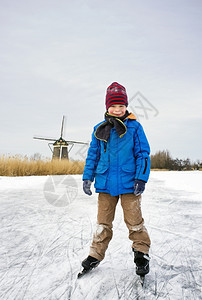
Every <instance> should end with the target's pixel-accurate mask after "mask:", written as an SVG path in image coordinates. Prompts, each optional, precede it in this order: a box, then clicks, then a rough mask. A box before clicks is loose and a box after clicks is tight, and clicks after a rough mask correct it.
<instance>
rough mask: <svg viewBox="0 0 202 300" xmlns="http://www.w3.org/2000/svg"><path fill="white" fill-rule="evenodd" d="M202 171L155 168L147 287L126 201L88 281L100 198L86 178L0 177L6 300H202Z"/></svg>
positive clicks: (0, 252) (1, 289) (148, 216)
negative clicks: (84, 264)
mask: <svg viewBox="0 0 202 300" xmlns="http://www.w3.org/2000/svg"><path fill="white" fill-rule="evenodd" d="M201 186H202V172H151V176H150V181H149V183H148V184H147V186H146V191H145V193H144V194H143V200H142V210H143V216H144V219H145V224H146V227H147V229H148V231H149V234H150V237H151V240H152V246H151V251H150V256H151V261H150V266H151V271H150V273H149V274H148V275H147V276H146V280H145V287H144V290H142V288H141V287H140V285H139V281H138V277H137V276H136V274H135V267H134V263H133V253H132V252H131V242H130V241H129V239H128V231H127V228H126V226H125V224H124V222H123V214H122V210H121V206H120V204H118V206H117V211H116V217H115V221H114V236H113V239H112V241H111V243H110V246H109V248H108V250H107V253H106V258H105V260H104V261H103V262H102V263H101V264H100V266H99V267H98V268H97V269H95V270H93V271H92V272H91V273H89V274H88V275H86V276H85V277H83V278H81V279H79V280H78V279H77V274H78V272H79V271H80V270H81V267H80V265H81V261H82V260H83V259H84V258H85V257H86V256H87V255H88V250H89V246H90V242H91V237H92V232H93V230H94V225H95V222H96V199H97V195H96V194H95V193H93V195H92V196H91V197H89V196H87V195H85V194H84V193H83V191H82V181H81V176H80V175H75V176H52V177H46V176H41V177H17V178H10V177H0V195H1V196H0V208H1V209H0V222H1V224H0V234H1V244H0V273H1V274H0V275H1V276H0V299H3V300H22V299H26V300H31V299H34V300H45V299H47V300H56V299H61V300H63V299H72V300H73V299H74V300H80V299H81V300H83V299H86V300H94V299H100V300H108V299H109V300H113V299H114V300H117V299H125V300H129V299H131V300H132V299H148V300H152V299H159V300H160V299H163V300H166V299H171V300H178V299H179V300H182V299H187V300H190V299H191V300H198V299H202V254H201V253H202V187H201Z"/></svg>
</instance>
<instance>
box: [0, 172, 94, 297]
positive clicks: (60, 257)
mask: <svg viewBox="0 0 202 300" xmlns="http://www.w3.org/2000/svg"><path fill="white" fill-rule="evenodd" d="M79 180H80V178H79ZM42 187H43V185H42ZM1 194H2V191H1ZM0 205H1V210H0V220H1V226H0V232H1V245H0V299H5V300H12V299H16V300H22V299H29V300H30V299H69V298H70V295H71V292H72V286H73V281H74V277H75V275H76V272H77V270H78V268H79V265H80V262H79V258H78V252H79V251H82V249H84V248H87V247H88V243H89V237H90V236H92V224H91V220H90V219H89V218H88V215H87V214H85V218H83V219H82V218H80V215H81V212H80V211H78V207H77V206H75V204H74V203H73V204H72V205H70V206H68V207H66V208H62V209H61V208H59V209H58V208H55V207H53V206H51V205H50V204H48V203H47V201H45V199H44V198H43V191H42V188H40V189H39V190H35V189H33V190H32V189H23V188H22V189H16V190H15V189H12V190H10V191H3V194H2V197H1V199H0ZM79 205H80V207H81V208H82V203H79ZM84 211H85V210H84Z"/></svg>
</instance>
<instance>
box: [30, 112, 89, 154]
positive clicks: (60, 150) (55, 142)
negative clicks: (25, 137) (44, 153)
mask: <svg viewBox="0 0 202 300" xmlns="http://www.w3.org/2000/svg"><path fill="white" fill-rule="evenodd" d="M64 119H65V116H63V117H62V126H61V133H60V138H59V139H52V138H44V137H36V136H34V137H33V138H34V139H36V140H44V141H51V142H52V143H48V146H49V148H50V150H51V152H52V153H53V155H52V159H69V155H68V154H69V152H70V150H71V149H72V147H73V146H74V144H82V145H88V143H83V142H77V141H66V140H65V139H64V138H63V133H64ZM50 145H52V146H53V149H52V148H51V146H50ZM68 146H71V148H70V149H69V150H68Z"/></svg>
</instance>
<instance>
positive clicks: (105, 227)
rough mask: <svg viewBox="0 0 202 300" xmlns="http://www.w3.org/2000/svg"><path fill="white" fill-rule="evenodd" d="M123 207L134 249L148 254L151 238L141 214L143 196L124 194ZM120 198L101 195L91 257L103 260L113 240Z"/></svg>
mask: <svg viewBox="0 0 202 300" xmlns="http://www.w3.org/2000/svg"><path fill="white" fill-rule="evenodd" d="M120 197H121V206H122V208H123V213H124V221H125V223H126V226H127V227H128V229H129V239H130V240H131V241H132V242H133V244H132V248H134V249H136V250H137V251H140V252H143V253H145V254H148V252H149V247H150V243H151V242H150V238H149V235H148V233H147V230H146V228H145V226H144V219H143V218H142V212H141V196H135V195H134V194H132V193H130V194H122V195H120ZM118 200H119V196H111V195H110V194H107V193H99V196H98V215H97V230H96V231H95V233H94V235H93V241H92V245H91V247H90V253H89V255H90V256H93V257H95V258H97V259H98V260H100V261H101V260H103V259H104V256H105V251H106V250H107V247H108V244H109V242H110V240H111V239H112V234H113V232H112V222H113V220H114V216H115V209H116V205H117V203H118Z"/></svg>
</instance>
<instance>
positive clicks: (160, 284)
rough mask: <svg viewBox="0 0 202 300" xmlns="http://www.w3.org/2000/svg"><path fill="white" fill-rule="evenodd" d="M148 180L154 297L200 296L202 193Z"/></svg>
mask: <svg viewBox="0 0 202 300" xmlns="http://www.w3.org/2000/svg"><path fill="white" fill-rule="evenodd" d="M164 176H165V175H164ZM172 176H174V174H172ZM177 176H179V174H177ZM182 176H183V174H182ZM193 176H196V174H194V173H193ZM151 183H153V184H150V187H149V191H148V198H149V199H150V202H149V203H147V211H148V210H149V211H152V212H153V214H154V215H153V216H151V215H150V216H149V221H148V222H147V224H149V225H148V226H147V227H148V229H149V232H150V237H151V240H152V247H151V252H150V255H151V257H152V259H151V261H150V266H151V272H152V271H153V270H155V272H156V278H157V280H156V282H157V288H156V290H157V292H156V299H176V300H178V299H179V300H181V299H197V300H198V299H201V298H202V297H201V295H202V263H201V259H200V253H201V248H202V240H201V224H202V202H201V199H202V195H201V194H200V193H198V194H197V193H196V192H195V193H191V192H185V191H183V190H177V189H170V188H166V187H165V186H164V184H163V181H161V180H156V179H155V180H151ZM145 200H146V201H147V199H145ZM151 203H152V206H151ZM150 274H151V275H152V273H150Z"/></svg>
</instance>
